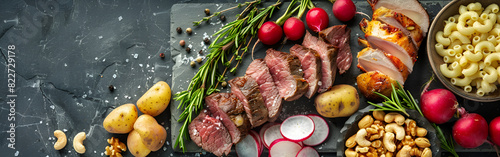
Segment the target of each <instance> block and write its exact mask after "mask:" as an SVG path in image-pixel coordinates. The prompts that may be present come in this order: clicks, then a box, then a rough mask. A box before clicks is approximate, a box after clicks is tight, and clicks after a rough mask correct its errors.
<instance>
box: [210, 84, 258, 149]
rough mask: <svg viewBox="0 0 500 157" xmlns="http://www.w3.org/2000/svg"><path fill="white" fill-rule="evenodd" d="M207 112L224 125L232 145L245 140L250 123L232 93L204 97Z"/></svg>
mask: <svg viewBox="0 0 500 157" xmlns="http://www.w3.org/2000/svg"><path fill="white" fill-rule="evenodd" d="M205 103H206V104H207V106H208V110H210V113H212V115H213V116H214V117H216V118H217V117H219V118H218V119H219V120H220V121H221V122H222V124H224V126H225V127H226V128H227V130H228V131H229V134H230V135H231V139H232V141H233V143H234V144H236V143H238V142H240V140H241V139H243V138H245V136H246V135H247V134H248V131H249V130H250V127H252V126H251V125H250V121H248V117H247V116H246V114H245V108H243V104H241V103H240V101H239V100H238V97H236V95H234V94H232V93H214V94H211V95H209V96H207V97H205Z"/></svg>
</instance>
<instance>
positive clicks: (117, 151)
mask: <svg viewBox="0 0 500 157" xmlns="http://www.w3.org/2000/svg"><path fill="white" fill-rule="evenodd" d="M108 143H109V144H110V145H111V146H106V151H105V152H104V154H106V155H109V156H110V157H121V156H122V155H121V152H125V151H127V146H126V145H125V144H124V143H122V142H120V140H118V138H115V137H111V139H108Z"/></svg>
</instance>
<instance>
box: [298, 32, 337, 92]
mask: <svg viewBox="0 0 500 157" xmlns="http://www.w3.org/2000/svg"><path fill="white" fill-rule="evenodd" d="M302 45H304V46H305V47H307V48H310V49H313V50H316V52H318V54H319V57H320V58H321V79H320V80H321V83H318V84H319V85H320V87H319V89H318V92H320V93H323V92H325V91H327V90H328V89H330V87H332V85H333V82H334V81H335V75H336V74H337V63H336V61H337V60H336V57H337V49H336V48H335V47H334V46H333V45H330V44H328V43H325V42H324V41H321V40H319V39H318V38H317V37H315V36H312V35H311V33H309V32H306V35H305V36H304V41H302Z"/></svg>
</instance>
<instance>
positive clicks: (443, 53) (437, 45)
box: [434, 43, 448, 56]
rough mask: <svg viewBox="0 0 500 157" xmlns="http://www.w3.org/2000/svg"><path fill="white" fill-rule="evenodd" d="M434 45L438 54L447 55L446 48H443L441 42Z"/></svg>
mask: <svg viewBox="0 0 500 157" xmlns="http://www.w3.org/2000/svg"><path fill="white" fill-rule="evenodd" d="M434 47H436V52H437V53H438V54H439V55H440V56H448V52H446V50H445V49H444V47H443V44H441V43H437V44H436V45H435V46H434Z"/></svg>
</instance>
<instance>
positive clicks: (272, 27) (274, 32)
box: [257, 21, 283, 45]
mask: <svg viewBox="0 0 500 157" xmlns="http://www.w3.org/2000/svg"><path fill="white" fill-rule="evenodd" d="M257 35H258V37H259V40H260V41H261V42H262V43H264V44H266V45H274V44H276V43H278V42H279V41H280V40H281V37H282V36H283V30H282V29H281V27H280V26H279V25H278V24H276V23H274V22H272V21H267V22H265V23H264V24H262V26H261V27H260V28H259V31H258V32H257Z"/></svg>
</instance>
